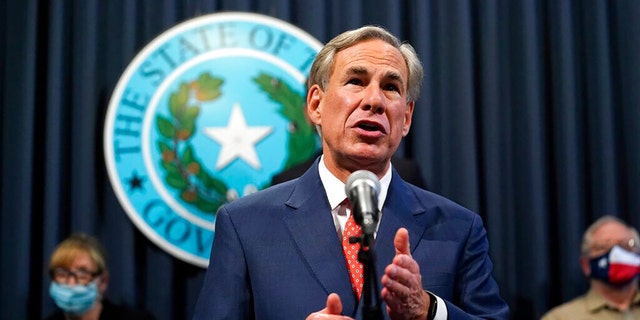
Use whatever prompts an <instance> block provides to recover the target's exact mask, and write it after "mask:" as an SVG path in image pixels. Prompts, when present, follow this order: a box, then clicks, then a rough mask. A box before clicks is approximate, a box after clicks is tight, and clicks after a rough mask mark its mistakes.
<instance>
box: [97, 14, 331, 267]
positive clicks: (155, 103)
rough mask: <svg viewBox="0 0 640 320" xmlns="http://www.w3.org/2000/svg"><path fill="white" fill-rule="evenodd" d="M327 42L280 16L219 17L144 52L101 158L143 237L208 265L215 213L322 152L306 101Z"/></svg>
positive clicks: (118, 102)
mask: <svg viewBox="0 0 640 320" xmlns="http://www.w3.org/2000/svg"><path fill="white" fill-rule="evenodd" d="M321 46H322V45H321V43H320V42H319V41H317V40H316V39H314V38H313V37H311V36H310V35H309V34H307V33H305V32H303V31H302V30H300V29H298V28H296V27H295V26H292V25H290V24H288V23H286V22H283V21H281V20H277V19H274V18H271V17H267V16H263V15H258V14H252V13H217V14H210V15H205V16H201V17H198V18H194V19H191V20H188V21H186V22H183V23H181V24H178V25H176V26H175V27H173V28H171V29H169V30H167V31H166V32H164V33H162V34H161V35H160V36H158V37H157V38H156V39H154V40H153V41H152V42H151V43H149V44H148V45H147V46H146V47H145V48H143V49H142V50H141V51H140V53H139V54H138V55H137V56H136V57H135V58H134V59H133V61H132V62H131V64H130V65H129V66H128V67H127V69H126V70H125V72H124V73H123V75H122V77H121V78H120V80H119V81H118V84H117V86H116V88H115V90H114V93H113V95H112V97H111V100H110V103H109V108H108V112H107V117H106V121H105V128H104V151H105V162H106V166H107V170H108V173H109V179H110V180H111V184H112V185H113V188H114V190H115V193H116V196H117V197H118V200H119V201H120V203H121V205H122V206H123V208H124V210H125V212H126V213H127V215H128V216H129V218H130V219H131V221H132V222H133V223H134V224H135V225H136V227H137V228H138V229H139V230H140V231H141V232H142V233H143V234H144V235H145V236H147V237H148V238H149V239H150V240H151V241H152V242H154V243H155V244H156V245H158V246H160V247H161V248H162V249H164V250H165V251H167V252H169V253H170V254H172V255H173V256H175V257H177V258H179V259H181V260H184V261H186V262H189V263H191V264H194V265H197V266H201V267H206V266H207V265H208V262H209V254H210V252H211V245H212V243H213V241H214V235H215V228H214V223H215V216H216V212H217V210H218V209H219V208H220V207H221V206H222V205H224V204H225V203H228V202H230V201H233V200H235V199H237V198H239V197H242V196H244V195H247V194H249V193H252V192H256V191H258V190H261V189H263V188H266V187H268V186H269V183H270V181H271V177H272V176H273V175H275V174H277V173H278V172H280V171H282V170H284V169H287V168H288V167H291V166H293V165H295V164H298V163H300V162H303V161H305V160H307V159H308V158H309V157H311V156H312V155H313V154H314V153H315V152H316V151H317V149H318V148H319V144H318V139H317V136H316V135H315V132H314V130H313V128H312V126H311V125H310V124H309V123H308V122H307V121H306V117H305V116H304V104H305V99H306V97H305V81H306V76H307V74H308V73H309V69H310V68H311V63H312V62H313V59H314V57H315V55H316V53H317V52H318V50H320V48H321Z"/></svg>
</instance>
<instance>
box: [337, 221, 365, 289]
mask: <svg viewBox="0 0 640 320" xmlns="http://www.w3.org/2000/svg"><path fill="white" fill-rule="evenodd" d="M361 234H362V228H361V227H360V226H359V225H358V224H357V223H356V222H355V220H353V214H351V215H349V219H347V224H346V225H345V226H344V232H342V251H343V252H344V256H345V258H346V260H347V268H348V269H349V276H350V277H351V287H352V288H353V292H355V294H356V295H357V296H358V299H360V295H361V294H362V283H363V281H364V280H363V274H362V263H360V261H358V250H359V249H360V243H359V242H358V243H349V238H350V237H359V236H360V235H361Z"/></svg>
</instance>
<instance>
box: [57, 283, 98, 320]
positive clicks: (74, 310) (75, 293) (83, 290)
mask: <svg viewBox="0 0 640 320" xmlns="http://www.w3.org/2000/svg"><path fill="white" fill-rule="evenodd" d="M49 295H50V296H51V298H52V299H53V301H54V302H55V303H56V305H57V306H58V307H59V308H60V309H62V311H64V312H65V313H69V314H74V315H80V314H84V313H86V312H87V311H89V310H90V309H91V307H92V306H93V303H94V302H95V301H96V298H97V297H98V284H97V281H93V282H91V283H89V284H87V285H81V284H77V285H66V284H60V283H57V282H55V281H51V286H50V287H49Z"/></svg>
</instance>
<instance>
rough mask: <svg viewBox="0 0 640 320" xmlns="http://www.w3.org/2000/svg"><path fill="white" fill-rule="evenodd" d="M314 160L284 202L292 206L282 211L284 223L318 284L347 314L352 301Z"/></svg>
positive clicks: (343, 260)
mask: <svg viewBox="0 0 640 320" xmlns="http://www.w3.org/2000/svg"><path fill="white" fill-rule="evenodd" d="M317 163H318V162H317V161H316V162H315V164H314V165H313V166H312V167H311V168H310V169H309V170H308V171H307V172H306V173H305V174H304V175H302V176H301V177H300V178H299V179H298V181H297V184H296V186H295V187H294V189H293V192H292V193H291V196H290V197H289V199H288V200H287V202H286V203H285V204H286V205H287V206H288V207H290V208H292V209H293V210H292V211H291V212H290V213H289V214H287V215H285V217H284V223H285V224H286V226H287V227H288V229H289V232H290V233H291V237H292V239H293V241H294V242H295V244H296V245H297V247H298V248H299V249H300V253H301V254H302V256H303V257H304V259H305V261H306V262H307V264H308V266H309V268H310V269H311V271H312V272H313V274H314V275H315V276H316V277H317V279H318V282H319V283H320V285H321V286H322V287H323V288H324V290H325V291H326V293H327V295H328V294H329V293H332V292H335V293H338V294H339V295H340V298H341V300H342V304H343V308H344V310H345V314H347V312H348V311H349V310H354V309H355V306H356V301H355V298H354V295H353V291H352V290H351V283H350V282H349V272H348V271H347V267H346V262H345V258H344V255H343V253H342V246H341V243H340V240H339V239H338V235H337V233H336V229H335V225H334V223H333V217H332V216H331V209H330V208H329V202H328V200H327V197H326V195H325V192H324V188H323V186H322V182H321V181H320V176H319V175H318V165H317Z"/></svg>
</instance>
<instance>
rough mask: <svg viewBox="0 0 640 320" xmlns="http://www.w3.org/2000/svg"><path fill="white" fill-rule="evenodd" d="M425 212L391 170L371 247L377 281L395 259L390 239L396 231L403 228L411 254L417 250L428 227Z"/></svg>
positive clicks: (391, 239) (396, 174)
mask: <svg viewBox="0 0 640 320" xmlns="http://www.w3.org/2000/svg"><path fill="white" fill-rule="evenodd" d="M425 212H426V209H425V208H424V207H423V206H422V205H421V204H420V202H419V201H418V200H417V199H416V197H415V195H414V193H413V192H412V191H411V190H410V189H409V187H408V186H407V185H406V184H405V183H404V181H403V180H402V179H401V178H400V176H399V175H398V173H397V172H396V171H395V170H394V172H393V177H392V178H391V185H390V186H389V191H388V193H387V199H386V200H385V202H384V206H383V208H382V221H380V227H379V228H378V234H377V236H376V242H375V245H374V250H375V253H376V264H377V266H378V267H377V270H376V272H377V273H378V279H380V277H382V274H383V273H384V267H386V266H387V265H388V264H389V263H391V261H392V260H393V257H395V247H394V246H393V239H394V238H395V235H396V232H397V231H398V229H399V228H402V227H404V228H406V229H407V230H408V231H409V243H410V246H411V252H413V251H414V250H415V249H416V247H417V246H418V243H419V242H420V239H421V238H422V235H423V233H424V231H425V229H426V228H425V226H426V224H427V223H428V221H427V220H428V215H426V214H424V213H425Z"/></svg>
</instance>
